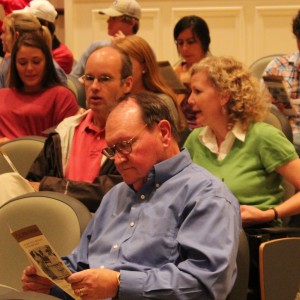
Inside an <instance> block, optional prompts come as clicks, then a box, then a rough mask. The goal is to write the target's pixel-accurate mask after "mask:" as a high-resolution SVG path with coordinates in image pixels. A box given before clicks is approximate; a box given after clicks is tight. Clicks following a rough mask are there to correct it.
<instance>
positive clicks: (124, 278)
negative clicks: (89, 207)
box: [22, 93, 241, 300]
mask: <svg viewBox="0 0 300 300" xmlns="http://www.w3.org/2000/svg"><path fill="white" fill-rule="evenodd" d="M177 137H178V133H177V132H176V126H175V122H174V120H173V119H172V118H171V115H170V113H169V111H168V108H167V106H166V105H165V103H164V102H163V101H162V100H161V99H159V98H158V97H157V96H155V95H153V94H150V93H139V94H137V95H130V96H127V97H126V98H125V99H123V100H122V101H121V102H120V103H119V104H118V105H117V106H116V108H114V110H113V111H112V112H111V113H110V115H109V117H108V120H107V123H106V141H107V145H108V148H105V149H103V154H105V155H106V156H107V157H108V158H110V159H114V162H115V165H116V168H117V169H118V171H119V172H120V174H121V175H122V177H123V179H124V182H123V183H120V184H118V185H117V186H115V187H114V188H112V189H111V190H110V191H109V192H108V193H107V194H106V196H105V197H104V198H103V200H102V203H101V205H100V207H99V209H98V210H97V212H96V213H95V215H94V218H93V219H92V221H91V222H90V224H89V225H88V227H87V229H86V231H85V233H84V234H83V236H82V238H81V241H80V244H79V245H78V247H77V248H76V249H75V250H74V251H73V252H72V253H71V254H70V255H69V256H67V257H64V258H63V260H64V261H65V263H66V264H67V266H68V267H69V268H70V270H71V271H72V272H74V273H73V274H72V275H71V276H69V277H68V279H67V281H68V282H69V283H70V284H71V285H72V288H73V290H74V292H75V294H76V295H77V296H79V297H81V298H82V299H104V298H118V299H135V300H138V299H146V298H147V299H170V300H171V299H172V300H174V299H197V300H198V299H201V300H204V299H218V300H220V299H226V297H227V295H228V294H229V292H230V290H231V288H232V286H233V284H234V281H235V278H236V255H237V249H238V239H239V233H240V229H241V220H240V210H239V205H238V201H237V200H236V199H235V197H234V196H233V195H232V194H231V192H230V191H229V190H228V189H227V187H226V186H225V185H224V184H223V183H222V182H221V181H220V180H219V179H217V178H215V177H214V176H212V175H211V174H210V173H209V172H208V171H206V170H205V169H203V168H202V167H200V166H197V165H195V164H193V163H192V161H191V159H190V156H189V154H188V152H187V150H184V149H183V150H181V151H180V149H179V148H178V144H177ZM22 282H23V289H24V290H25V291H26V290H31V291H40V292H44V293H51V294H52V295H55V296H57V297H59V298H61V299H69V298H68V297H69V296H68V295H66V294H64V293H63V292H62V291H61V290H59V289H58V288H57V287H56V286H53V283H51V282H50V281H49V280H47V279H45V278H42V277H39V276H38V275H36V270H35V268H34V267H32V266H31V267H27V268H26V269H25V270H24V273H23V277H22Z"/></svg>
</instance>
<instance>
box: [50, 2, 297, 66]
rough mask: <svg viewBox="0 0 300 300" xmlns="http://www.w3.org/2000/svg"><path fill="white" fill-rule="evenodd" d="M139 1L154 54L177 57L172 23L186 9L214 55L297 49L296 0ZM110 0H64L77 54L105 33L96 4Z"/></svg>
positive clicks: (143, 32) (68, 34)
mask: <svg viewBox="0 0 300 300" xmlns="http://www.w3.org/2000/svg"><path fill="white" fill-rule="evenodd" d="M53 1H55V0H53ZM56 1H61V0H56ZM138 1H139V2H140V4H141V6H142V19H141V28H140V31H139V33H138V34H139V35H140V36H142V37H144V38H145V39H146V40H147V41H148V42H149V43H150V44H151V46H152V48H153V49H154V51H155V53H156V55H157V58H158V60H169V61H170V62H171V63H175V62H176V61H177V60H178V55H177V52H176V47H175V45H174V41H173V28H174V25H175V23H176V22H177V20H178V19H179V18H181V17H182V16H184V15H188V14H197V15H199V16H202V17H203V18H204V19H205V20H206V21H207V23H208V25H209V28H210V32H211V40H212V42H211V51H212V53H213V54H215V55H221V54H224V55H233V56H235V57H236V58H238V59H240V60H242V61H243V62H244V63H246V64H248V65H250V64H251V63H252V62H253V61H254V60H255V59H257V58H258V57H261V56H264V55H267V54H270V53H278V52H279V53H287V52H293V51H295V50H296V44H295V43H296V42H295V40H294V38H293V35H292V34H291V20H292V18H293V16H294V15H295V14H296V12H297V10H298V9H299V8H300V3H299V0H285V1H282V0H232V1H229V0H214V1H211V0H186V1H182V0H181V1H179V0H138ZM111 3H112V0H109V1H107V0H105V1H103V0H101V1H100V0H65V1H64V8H65V42H66V44H67V45H68V46H69V47H70V48H71V49H72V50H73V53H74V56H75V58H76V59H78V58H79V57H80V55H81V54H82V52H83V51H84V50H85V49H86V48H87V47H88V46H89V45H90V43H91V42H92V41H94V40H99V39H106V38H108V36H107V33H106V29H107V25H106V19H107V17H105V16H101V15H99V14H98V13H97V9H100V8H105V7H108V6H109V5H110V4H111ZM60 28H61V26H60Z"/></svg>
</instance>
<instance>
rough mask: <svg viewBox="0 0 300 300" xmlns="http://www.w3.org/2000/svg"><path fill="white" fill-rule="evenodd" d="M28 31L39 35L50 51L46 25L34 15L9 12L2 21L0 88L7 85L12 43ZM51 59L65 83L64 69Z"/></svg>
mask: <svg viewBox="0 0 300 300" xmlns="http://www.w3.org/2000/svg"><path fill="white" fill-rule="evenodd" d="M28 32H33V33H36V34H39V35H41V36H42V37H43V38H44V39H45V41H46V42H47V44H48V47H49V50H50V53H51V44H52V42H51V41H52V39H51V34H50V32H49V30H48V28H47V27H45V26H41V24H40V22H39V20H38V19H37V18H36V17H35V16H33V15H31V14H27V13H11V14H9V15H8V16H6V17H5V18H4V21H3V26H2V34H1V39H2V43H3V48H4V51H5V53H6V55H5V58H4V60H3V61H2V64H1V67H0V88H3V87H7V86H8V84H7V82H8V70H9V66H10V60H11V57H10V53H11V51H12V48H13V45H14V43H15V42H16V41H17V39H18V38H20V37H21V36H22V35H23V34H24V33H28ZM52 60H53V63H54V66H55V69H56V72H57V74H58V76H59V78H60V80H61V81H62V83H64V84H66V83H67V76H66V74H65V72H64V70H63V69H62V68H61V67H60V66H59V65H57V63H56V62H55V61H54V59H53V58H52Z"/></svg>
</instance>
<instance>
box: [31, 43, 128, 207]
mask: <svg viewBox="0 0 300 300" xmlns="http://www.w3.org/2000/svg"><path fill="white" fill-rule="evenodd" d="M84 85H85V91H86V95H87V103H88V106H89V107H90V110H88V111H87V112H86V113H84V114H82V115H78V116H74V117H71V118H67V119H66V120H64V121H63V122H62V123H61V124H59V125H58V126H57V128H56V130H55V133H53V134H51V135H50V136H49V138H48V139H47V141H46V143H45V147H44V149H43V150H42V151H41V153H40V155H39V157H38V158H37V160H36V161H35V162H34V164H33V166H32V168H31V170H30V171H29V173H28V175H27V179H29V180H30V181H32V182H31V184H32V185H33V186H34V187H35V188H36V189H39V190H41V191H56V192H62V193H66V194H68V195H71V196H73V197H75V198H77V199H79V200H80V201H82V203H83V204H85V205H86V206H87V207H88V209H89V210H90V211H91V212H94V211H95V210H96V209H97V208H98V206H99V204H100V202H101V199H102V197H103V195H104V194H105V192H106V191H107V190H108V189H109V188H111V187H112V186H113V185H114V184H115V183H118V182H120V181H121V177H120V175H119V174H118V172H117V171H116V169H115V166H114V163H113V161H111V160H107V159H106V158H105V156H103V155H102V153H101V151H102V149H103V148H105V147H106V142H105V124H106V119H107V116H108V114H109V113H110V111H111V110H112V108H113V107H114V106H115V105H116V103H117V102H118V100H119V98H121V97H122V96H124V95H125V94H127V93H129V92H130V90H131V87H132V66H131V62H130V59H129V58H128V56H127V54H124V53H123V51H121V50H120V49H118V48H113V47H102V48H99V49H97V50H95V51H94V52H93V53H92V54H91V55H90V56H89V58H88V60H87V64H86V69H85V75H84Z"/></svg>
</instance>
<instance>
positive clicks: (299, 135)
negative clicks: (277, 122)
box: [263, 10, 300, 153]
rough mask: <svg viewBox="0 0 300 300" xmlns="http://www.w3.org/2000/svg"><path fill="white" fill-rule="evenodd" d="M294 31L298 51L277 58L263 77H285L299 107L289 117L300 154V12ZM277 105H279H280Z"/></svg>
mask: <svg viewBox="0 0 300 300" xmlns="http://www.w3.org/2000/svg"><path fill="white" fill-rule="evenodd" d="M292 31H293V34H294V36H295V38H296V41H297V48H298V51H297V52H295V53H292V54H288V55H284V56H281V57H277V58H275V59H274V60H273V61H271V62H270V63H269V64H268V66H267V67H266V69H265V70H264V73H263V76H265V75H280V76H283V78H284V80H285V82H286V83H287V88H288V92H289V95H290V98H291V102H292V103H294V104H295V105H296V106H297V110H298V115H297V116H292V117H289V119H290V124H291V126H292V129H293V135H294V144H295V146H296V148H297V151H298V153H300V79H299V78H300V77H299V76H300V71H299V66H300V10H299V11H298V13H297V15H296V16H295V18H294V19H293V22H292ZM276 104H277V105H278V103H276ZM278 106H279V105H278ZM279 109H280V106H279Z"/></svg>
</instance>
